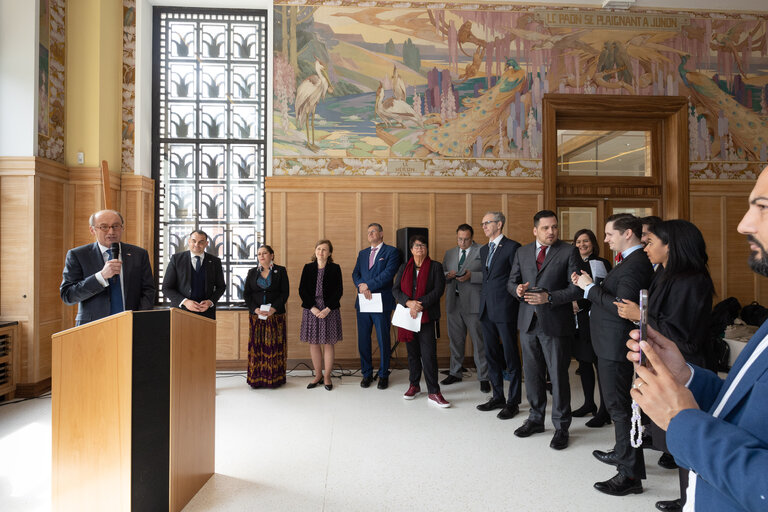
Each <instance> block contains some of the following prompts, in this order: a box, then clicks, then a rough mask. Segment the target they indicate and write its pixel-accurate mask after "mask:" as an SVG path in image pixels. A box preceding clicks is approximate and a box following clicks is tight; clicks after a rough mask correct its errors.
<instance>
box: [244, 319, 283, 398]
mask: <svg viewBox="0 0 768 512" xmlns="http://www.w3.org/2000/svg"><path fill="white" fill-rule="evenodd" d="M249 317H250V318H249V320H250V328H251V335H250V338H249V340H248V384H249V385H250V386H251V387H252V388H276V387H279V386H281V385H283V384H285V362H286V330H285V315H284V314H282V315H279V314H277V313H275V314H274V315H272V316H270V317H269V318H267V319H266V320H259V317H258V315H253V314H251V315H249Z"/></svg>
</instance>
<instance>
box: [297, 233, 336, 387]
mask: <svg viewBox="0 0 768 512" xmlns="http://www.w3.org/2000/svg"><path fill="white" fill-rule="evenodd" d="M332 254H333V245H331V241H330V240H320V241H319V242H317V244H315V254H314V256H312V261H311V262H310V263H307V264H306V265H304V270H302V272H301V281H300V282H299V297H301V307H302V308H304V309H303V311H302V315H301V334H300V336H299V339H300V340H301V341H305V342H307V343H309V353H310V355H311V356H312V366H314V367H315V378H314V380H313V381H312V382H310V383H309V384H307V389H312V388H314V387H316V386H317V385H318V384H320V381H323V383H324V384H325V389H327V390H328V391H330V390H332V389H333V384H332V383H331V371H333V357H334V344H335V343H336V342H338V341H341V311H340V309H339V308H340V306H341V304H340V302H339V301H340V300H341V295H342V293H343V287H342V279H341V267H339V266H338V265H337V264H336V263H334V262H333V256H332ZM323 370H325V373H323Z"/></svg>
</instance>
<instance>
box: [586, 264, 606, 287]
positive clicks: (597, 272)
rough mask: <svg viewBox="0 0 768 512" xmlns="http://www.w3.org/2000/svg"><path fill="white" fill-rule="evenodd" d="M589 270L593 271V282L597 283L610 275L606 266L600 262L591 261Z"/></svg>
mask: <svg viewBox="0 0 768 512" xmlns="http://www.w3.org/2000/svg"><path fill="white" fill-rule="evenodd" d="M589 269H590V270H591V271H592V281H594V282H597V280H598V279H605V276H607V275H608V271H607V270H606V269H605V264H604V263H603V262H602V261H600V260H590V262H589Z"/></svg>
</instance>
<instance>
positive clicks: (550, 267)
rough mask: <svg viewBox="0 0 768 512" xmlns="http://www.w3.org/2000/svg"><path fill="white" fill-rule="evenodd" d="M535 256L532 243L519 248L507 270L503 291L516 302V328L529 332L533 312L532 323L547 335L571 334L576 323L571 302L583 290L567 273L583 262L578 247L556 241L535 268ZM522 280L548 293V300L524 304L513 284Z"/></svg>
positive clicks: (579, 269)
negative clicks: (505, 290) (517, 302)
mask: <svg viewBox="0 0 768 512" xmlns="http://www.w3.org/2000/svg"><path fill="white" fill-rule="evenodd" d="M536 256H537V250H536V242H532V243H530V244H527V245H524V246H523V247H520V248H519V249H518V250H517V254H515V260H514V261H513V262H512V271H511V272H510V273H509V280H508V281H507V291H508V292H509V293H510V294H511V295H512V296H513V297H516V298H517V299H518V300H519V301H520V313H519V314H518V316H517V327H518V328H519V329H520V332H528V331H530V330H531V324H533V318H534V317H533V315H534V313H536V319H537V320H536V322H537V324H538V326H539V327H540V328H541V330H542V332H543V333H544V334H546V335H547V336H572V335H573V334H574V332H575V331H576V323H575V322H574V321H573V305H572V304H571V303H572V302H573V301H574V300H576V299H578V298H579V296H580V295H583V294H584V292H583V291H582V290H581V288H579V287H578V286H576V285H575V284H573V281H571V274H573V273H574V272H577V273H578V272H581V270H582V269H583V268H584V265H583V263H584V262H583V261H582V259H581V258H580V257H579V251H578V249H576V247H574V246H572V245H571V244H567V243H565V242H563V241H562V240H557V241H556V242H555V243H553V244H552V245H551V246H550V247H549V249H547V253H546V257H545V258H544V263H542V265H541V270H538V269H537V266H536ZM522 283H529V284H530V286H531V287H534V286H538V287H540V288H544V289H545V290H547V291H548V292H549V293H550V295H551V296H552V302H551V303H548V304H540V305H538V306H533V305H531V304H528V303H527V302H525V301H524V300H523V298H522V297H518V295H517V286H518V285H519V284H522Z"/></svg>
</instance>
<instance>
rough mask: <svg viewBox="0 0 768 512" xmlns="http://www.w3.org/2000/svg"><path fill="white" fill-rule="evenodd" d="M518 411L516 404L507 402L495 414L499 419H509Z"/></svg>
mask: <svg viewBox="0 0 768 512" xmlns="http://www.w3.org/2000/svg"><path fill="white" fill-rule="evenodd" d="M519 412H520V408H519V407H518V406H516V405H510V404H507V405H505V406H504V408H503V409H502V410H500V411H499V414H497V415H496V417H497V418H499V419H500V420H511V419H512V418H514V417H515V416H517V413H519Z"/></svg>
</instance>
